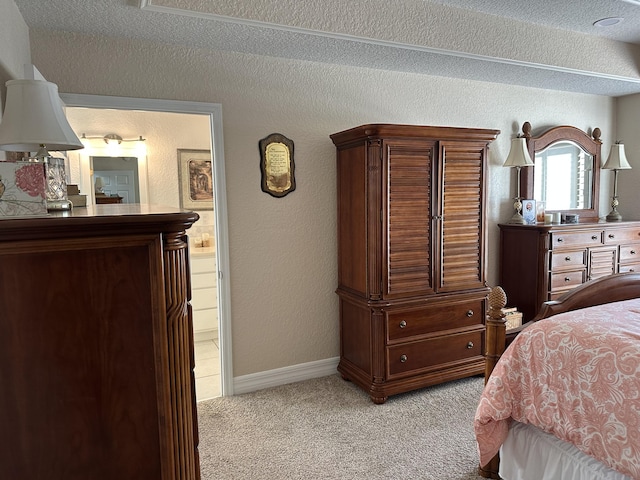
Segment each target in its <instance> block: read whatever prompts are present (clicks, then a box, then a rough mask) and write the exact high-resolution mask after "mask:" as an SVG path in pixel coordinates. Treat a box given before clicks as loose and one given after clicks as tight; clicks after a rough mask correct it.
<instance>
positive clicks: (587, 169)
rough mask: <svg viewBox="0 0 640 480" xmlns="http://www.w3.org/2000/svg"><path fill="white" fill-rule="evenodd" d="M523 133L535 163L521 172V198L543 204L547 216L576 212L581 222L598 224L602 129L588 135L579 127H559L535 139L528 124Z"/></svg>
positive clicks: (523, 128)
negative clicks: (548, 214)
mask: <svg viewBox="0 0 640 480" xmlns="http://www.w3.org/2000/svg"><path fill="white" fill-rule="evenodd" d="M522 132H523V134H524V137H525V138H526V139H527V146H528V149H529V155H530V156H531V159H532V160H533V161H534V163H535V166H533V167H527V168H523V169H522V176H521V180H520V189H521V192H522V197H523V198H532V199H535V200H536V201H537V202H544V205H545V211H546V212H548V213H549V212H550V213H553V212H562V213H573V214H578V215H579V216H580V217H579V218H580V221H581V222H585V221H597V219H598V215H599V211H598V196H599V195H598V194H599V189H600V163H601V159H600V154H601V153H600V152H601V146H602V142H601V141H600V135H601V133H600V129H599V128H595V129H594V130H593V133H592V136H589V135H587V133H585V132H584V131H582V130H580V129H579V128H576V127H571V126H559V127H554V128H552V129H550V130H547V131H546V132H544V133H542V134H541V135H539V136H536V137H534V136H532V135H531V124H530V123H529V122H525V123H524V125H523V126H522Z"/></svg>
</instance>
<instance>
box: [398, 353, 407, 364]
mask: <svg viewBox="0 0 640 480" xmlns="http://www.w3.org/2000/svg"><path fill="white" fill-rule="evenodd" d="M406 361H407V356H406V355H400V362H402V363H404V362H406Z"/></svg>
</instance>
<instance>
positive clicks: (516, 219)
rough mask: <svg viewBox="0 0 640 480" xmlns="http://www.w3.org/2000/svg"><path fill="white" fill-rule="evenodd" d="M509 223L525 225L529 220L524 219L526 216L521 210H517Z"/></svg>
mask: <svg viewBox="0 0 640 480" xmlns="http://www.w3.org/2000/svg"><path fill="white" fill-rule="evenodd" d="M507 223H509V224H513V225H525V224H526V223H527V222H525V221H524V217H523V216H522V215H521V214H520V212H516V213H514V214H513V217H511V219H510V220H509V221H508V222H507Z"/></svg>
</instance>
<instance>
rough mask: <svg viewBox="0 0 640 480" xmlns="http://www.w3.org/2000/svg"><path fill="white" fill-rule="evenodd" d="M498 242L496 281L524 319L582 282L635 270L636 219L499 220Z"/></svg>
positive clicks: (639, 231) (639, 247) (638, 247)
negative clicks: (555, 222)
mask: <svg viewBox="0 0 640 480" xmlns="http://www.w3.org/2000/svg"><path fill="white" fill-rule="evenodd" d="M500 244H501V246H500V285H501V286H502V287H503V288H504V290H505V292H506V294H507V299H508V304H509V305H510V306H516V307H518V309H519V310H520V311H522V313H523V321H528V320H531V319H532V318H533V317H534V316H535V315H536V314H537V313H538V311H539V309H540V306H541V305H542V303H543V302H545V301H548V300H555V299H557V298H559V297H560V296H562V295H563V294H565V293H566V292H568V291H570V290H571V289H573V288H575V287H577V286H578V285H581V284H582V283H584V282H587V281H590V280H595V279H597V278H600V277H603V276H607V275H611V274H613V273H619V272H631V271H640V256H639V254H638V252H640V221H626V222H619V223H607V222H597V223H583V224H559V225H543V224H538V225H510V224H508V225H500ZM632 252H633V253H632Z"/></svg>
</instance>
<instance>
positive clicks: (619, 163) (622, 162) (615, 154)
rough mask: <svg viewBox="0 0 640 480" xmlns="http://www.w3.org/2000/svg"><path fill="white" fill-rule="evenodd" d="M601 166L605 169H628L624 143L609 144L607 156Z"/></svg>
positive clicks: (629, 166)
mask: <svg viewBox="0 0 640 480" xmlns="http://www.w3.org/2000/svg"><path fill="white" fill-rule="evenodd" d="M602 168H604V169H605V170H629V169H630V168H631V165H629V162H628V161H627V156H626V155H625V153H624V144H622V143H614V144H613V145H611V152H610V153H609V158H608V159H607V162H606V163H605V164H604V166H603V167H602Z"/></svg>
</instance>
